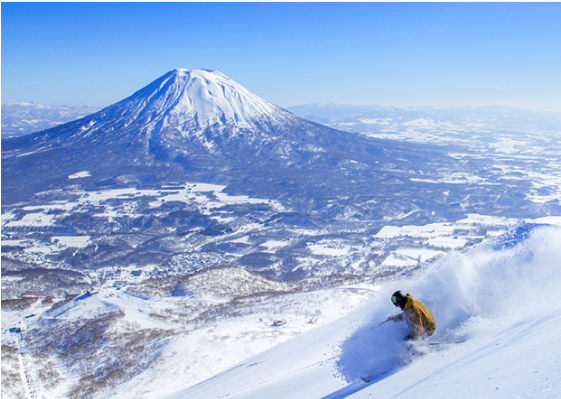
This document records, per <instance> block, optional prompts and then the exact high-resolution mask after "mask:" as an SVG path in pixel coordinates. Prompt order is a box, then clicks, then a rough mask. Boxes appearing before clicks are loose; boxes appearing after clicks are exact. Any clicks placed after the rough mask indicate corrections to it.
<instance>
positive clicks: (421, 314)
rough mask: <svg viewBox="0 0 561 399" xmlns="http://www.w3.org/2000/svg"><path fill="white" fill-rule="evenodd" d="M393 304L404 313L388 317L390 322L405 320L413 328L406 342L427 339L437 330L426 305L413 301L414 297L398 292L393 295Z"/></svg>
mask: <svg viewBox="0 0 561 399" xmlns="http://www.w3.org/2000/svg"><path fill="white" fill-rule="evenodd" d="M392 303H393V304H394V305H395V306H396V307H399V308H400V309H401V310H402V311H403V312H402V313H400V314H397V315H394V316H390V317H388V320H392V321H399V320H403V319H404V318H405V321H407V324H408V325H409V327H410V328H411V333H410V334H409V335H408V336H406V337H405V340H407V341H409V340H415V339H419V338H426V337H430V336H431V335H432V334H433V333H434V330H435V328H436V323H435V322H434V318H433V317H432V315H431V313H430V312H429V310H428V309H427V308H426V307H425V305H423V304H422V303H421V302H419V301H416V300H415V299H413V295H411V294H407V295H403V292H401V291H396V292H394V294H393V295H392Z"/></svg>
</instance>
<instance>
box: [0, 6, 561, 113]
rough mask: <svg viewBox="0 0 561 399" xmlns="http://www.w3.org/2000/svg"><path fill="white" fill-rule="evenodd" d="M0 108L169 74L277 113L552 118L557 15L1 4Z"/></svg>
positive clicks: (64, 101)
mask: <svg viewBox="0 0 561 399" xmlns="http://www.w3.org/2000/svg"><path fill="white" fill-rule="evenodd" d="M1 7H2V10H1V11H2V59H1V63H2V76H1V78H2V82H1V83H2V103H13V102H25V101H33V102H35V103H39V104H46V105H90V106H106V105H109V104H112V103H114V102H116V101H119V100H121V99H123V98H125V97H127V96H129V95H131V94H132V93H133V92H135V91H136V90H138V89H140V88H142V87H144V86H145V85H147V84H148V83H150V82H151V81H153V80H155V79H156V78H158V77H159V76H161V75H163V74H164V73H166V72H168V71H170V70H172V69H175V68H205V69H216V70H219V71H220V72H222V73H224V74H225V75H227V76H229V77H230V78H232V79H234V80H235V81H237V82H238V83H240V84H242V85H243V86H245V87H246V88H247V89H249V90H250V91H252V92H254V93H256V94H257V95H259V96H261V97H263V98H265V99H266V100H268V101H270V102H272V103H274V104H277V105H279V106H282V107H288V106H291V105H300V104H306V103H312V102H321V101H337V102H341V103H347V104H363V105H366V104H379V105H396V106H414V105H443V104H451V105H488V104H496V105H508V106H518V107H525V108H531V109H537V110H555V111H559V110H561V22H560V21H561V3H2V6H1Z"/></svg>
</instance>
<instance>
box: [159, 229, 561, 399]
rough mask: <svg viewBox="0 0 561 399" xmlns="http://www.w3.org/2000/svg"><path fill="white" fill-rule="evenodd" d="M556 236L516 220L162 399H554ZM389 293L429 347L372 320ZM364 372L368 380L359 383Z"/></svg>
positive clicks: (559, 350) (559, 240) (559, 342)
mask: <svg viewBox="0 0 561 399" xmlns="http://www.w3.org/2000/svg"><path fill="white" fill-rule="evenodd" d="M560 233H561V228H560V227H556V226H537V225H523V226H521V227H519V228H518V229H516V230H514V231H513V232H511V233H509V234H507V235H504V236H502V237H499V238H497V239H496V240H495V241H494V242H492V243H486V244H481V245H480V246H479V247H477V248H476V249H474V250H472V251H470V252H467V253H460V252H456V253H452V254H450V255H448V256H446V257H444V258H442V259H441V260H440V261H438V262H436V263H435V264H433V265H432V266H431V267H430V269H428V270H424V271H423V272H421V273H419V274H418V275H414V276H407V277H405V278H404V279H401V280H399V281H393V282H389V283H385V284H384V285H381V286H379V287H377V290H375V291H373V294H372V296H371V297H370V299H369V301H368V303H366V304H364V305H362V306H361V307H360V308H358V309H357V311H356V312H354V313H352V314H351V315H348V316H346V317H344V318H341V319H339V320H336V321H333V322H331V323H329V324H327V325H324V326H320V327H317V328H316V329H313V330H311V331H309V332H307V333H305V334H303V335H301V336H299V337H297V338H294V339H292V340H289V341H287V342H285V343H283V344H280V345H278V346H276V347H274V348H272V349H269V350H267V351H265V352H263V353H260V354H258V355H256V356H253V357H251V358H250V359H248V360H245V361H243V362H241V363H239V364H237V365H235V366H233V367H232V368H230V369H229V370H227V371H225V372H223V373H220V374H218V375H216V376H214V377H213V378H210V379H208V380H206V381H204V382H202V383H200V384H198V385H195V386H192V387H190V388H187V389H183V390H179V391H177V392H176V393H174V394H171V395H163V396H162V397H165V398H166V399H187V398H189V399H196V398H201V399H202V398H204V399H210V398H223V397H228V398H229V399H232V398H268V399H275V398H279V399H280V398H283V399H288V398H330V399H337V398H348V397H350V398H367V397H376V398H411V397H454V398H474V397H486V398H512V397H518V398H531V397H540V398H557V397H560V396H561V363H560V360H561V337H560V336H559V331H561V301H560V299H561V290H559V284H560V283H561V234H560ZM396 289H401V290H403V291H406V292H410V293H412V294H413V296H414V297H415V298H416V299H418V300H420V301H422V302H423V303H425V305H427V307H428V308H429V309H430V310H431V311H432V313H433V315H434V317H435V319H436V322H437V331H436V332H435V334H434V335H433V337H431V338H430V340H429V341H431V342H439V343H440V344H439V345H426V344H425V343H419V344H416V345H415V346H414V347H413V348H406V347H405V345H404V343H403V341H402V337H403V336H404V335H406V333H407V330H406V327H405V326H404V325H403V324H402V323H385V324H383V325H380V326H378V324H379V323H380V322H381V321H384V320H385V319H386V318H387V316H389V315H390V314H393V313H395V312H396V311H395V310H394V309H393V306H392V305H391V303H390V301H389V297H390V295H391V293H392V292H393V291H395V290H396ZM411 353H414V355H413V356H412V355H411ZM370 374H372V375H375V376H377V377H376V378H374V380H373V381H372V382H371V383H365V382H363V381H362V380H361V379H360V377H362V376H365V375H370ZM184 384H185V385H186V386H188V384H189V383H188V381H184Z"/></svg>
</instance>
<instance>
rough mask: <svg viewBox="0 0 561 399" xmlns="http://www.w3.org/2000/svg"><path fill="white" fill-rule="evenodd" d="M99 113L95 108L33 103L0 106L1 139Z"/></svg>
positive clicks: (23, 134)
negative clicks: (0, 108) (0, 109)
mask: <svg viewBox="0 0 561 399" xmlns="http://www.w3.org/2000/svg"><path fill="white" fill-rule="evenodd" d="M97 111H99V108H96V107H66V106H60V107H55V106H48V105H41V104H34V103H15V104H2V139H7V138H12V137H19V136H25V135H26V134H30V133H35V132H40V131H42V130H45V129H50V128H52V127H55V126H59V125H62V124H63V123H66V122H70V121H73V120H76V119H80V118H83V117H84V116H87V115H90V114H93V113H94V112H97Z"/></svg>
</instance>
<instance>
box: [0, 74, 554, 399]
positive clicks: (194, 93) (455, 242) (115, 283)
mask: <svg viewBox="0 0 561 399" xmlns="http://www.w3.org/2000/svg"><path fill="white" fill-rule="evenodd" d="M301 111H302V110H301ZM304 111H306V110H304ZM304 111H302V113H301V114H302V115H306V114H305V113H304ZM307 111H309V112H311V111H310V110H307ZM312 111H313V110H312ZM293 112H295V113H294V114H293V113H291V112H288V111H286V110H283V109H281V108H279V107H276V106H274V105H273V104H270V103H269V102H267V101H265V100H263V99H260V98H259V97H257V96H256V95H254V94H253V93H250V92H249V91H247V90H246V89H245V88H243V87H242V86H241V85H239V84H238V83H236V82H234V81H232V80H231V79H229V78H228V77H226V76H224V75H223V74H221V73H219V72H216V71H206V70H185V69H178V70H175V71H170V72H169V73H167V74H165V75H164V76H162V77H161V78H159V79H157V80H155V81H154V82H152V83H151V84H149V85H148V86H146V87H145V88H143V89H141V90H139V91H138V92H136V93H134V94H133V95H132V96H130V97H129V98H127V99H124V100H122V101H120V102H118V103H116V104H113V105H111V106H109V107H107V108H105V109H103V110H101V111H99V112H96V113H94V114H91V115H88V116H85V117H84V118H82V119H79V120H76V121H73V122H69V123H66V124H63V125H61V126H58V127H54V128H52V129H48V130H46V131H44V132H39V133H35V134H31V135H27V136H22V137H18V138H14V139H9V140H3V142H2V395H3V397H6V398H30V397H34V398H43V397H44V398H109V397H115V398H117V397H118V398H146V399H148V398H161V397H169V398H220V397H225V396H228V397H239V398H261V397H264V396H267V397H278V398H291V397H293V398H301V397H306V398H320V397H329V398H344V397H367V396H369V395H371V394H372V395H379V396H380V397H400V395H403V397H405V396H410V395H411V394H412V393H414V394H415V395H418V396H421V395H425V396H428V395H432V396H437V397H438V396H443V395H444V392H447V393H449V392H454V395H455V396H456V397H460V398H464V397H465V398H467V397H473V396H474V392H475V396H481V397H512V396H513V395H519V396H521V397H532V396H533V395H536V394H537V392H538V391H539V390H540V389H541V390H542V391H543V392H542V396H540V397H555V395H556V391H558V390H559V381H561V375H560V374H559V373H560V369H559V367H558V366H559V365H558V359H559V348H561V343H559V340H558V338H557V337H556V336H555V334H551V333H550V334H544V331H543V330H548V331H555V330H557V329H559V326H560V323H561V309H559V307H558V306H557V305H556V304H557V303H558V302H559V301H558V300H557V299H558V298H557V297H558V296H559V294H558V289H557V288H556V287H557V286H558V284H559V282H560V277H561V275H560V274H559V270H561V269H560V266H561V264H560V259H561V254H560V253H559V250H560V249H559V248H561V246H560V245H559V244H560V243H559V237H560V234H559V232H560V230H559V229H560V227H559V226H561V161H560V159H561V136H560V135H559V125H558V124H556V123H558V122H555V121H553V120H551V119H548V118H545V119H544V120H540V119H539V118H538V119H535V116H534V117H532V116H524V117H523V118H522V119H521V118H519V117H514V116H512V114H509V113H508V112H506V111H504V110H501V111H498V114H493V115H492V116H487V117H485V118H480V117H477V118H475V117H473V115H472V116H471V117H470V118H467V117H465V114H462V115H463V116H461V117H459V116H457V115H456V114H454V115H450V114H446V115H444V116H443V115H441V114H439V115H435V114H434V112H433V111H431V112H432V114H431V113H429V114H430V115H429V114H427V113H426V110H425V111H424V112H425V114H422V113H421V114H418V113H415V115H412V114H411V110H409V111H407V112H409V117H408V118H409V119H407V120H406V121H405V122H403V121H400V122H396V120H397V119H392V118H397V116H396V115H393V114H392V115H390V116H388V115H385V116H384V118H382V117H381V116H380V115H378V116H376V115H372V114H369V115H364V114H360V115H358V116H356V115H353V116H352V117H348V118H347V119H344V120H342V119H338V118H339V117H337V115H336V113H335V112H334V111H333V112H331V111H330V115H331V118H332V119H330V120H329V121H325V122H324V121H322V120H320V119H318V118H316V119H314V118H310V119H312V120H315V121H316V122H324V123H326V124H328V126H329V127H326V126H323V125H320V124H318V123H314V122H310V121H308V120H306V119H302V118H300V117H298V116H297V115H296V113H297V112H296V109H294V110H293ZM384 112H386V113H387V112H388V111H387V110H386V111H384ZM392 112H397V111H396V110H393V111H392ZM505 112H506V113H505ZM509 112H510V111H509ZM310 115H311V114H310ZM469 115H471V113H470V114H469ZM382 116H383V115H382ZM400 117H404V116H403V115H401V116H400ZM3 118H4V112H3ZM341 118H342V117H341ZM357 118H358V119H357ZM357 121H358V122H357ZM2 123H3V124H4V120H3V122H2ZM345 123H346V124H347V125H345ZM363 125H364V126H366V125H367V126H368V129H366V128H365V129H363V128H362V127H360V126H363ZM344 126H346V128H345V127H344ZM357 126H358V128H357ZM336 129H338V130H336ZM344 130H347V131H344ZM396 289H402V290H409V292H411V293H412V294H413V295H414V296H415V297H416V298H418V299H420V300H421V301H422V302H424V303H425V304H427V306H428V307H429V308H430V309H431V311H433V312H434V315H435V318H436V319H437V325H438V330H437V333H436V335H435V336H434V340H433V342H434V341H437V342H438V343H439V345H432V346H430V345H424V346H423V344H419V345H418V347H416V348H414V351H415V353H416V354H417V355H416V356H415V358H414V359H413V360H411V358H410V357H409V356H408V355H407V353H406V351H405V349H404V347H403V344H402V343H401V337H402V336H403V335H405V334H403V326H399V325H398V324H394V323H391V324H384V325H383V326H380V327H377V325H378V324H379V323H380V322H382V321H384V320H385V318H386V317H387V316H389V314H391V312H392V311H393V307H392V305H391V303H390V302H389V296H390V295H391V292H393V291H395V290H396ZM551 304H553V305H551ZM460 341H461V343H457V342H460ZM529 347H530V348H533V351H530V350H529V349H526V348H529ZM522 357H524V358H525V359H527V363H525V364H522V363H520V360H518V359H519V358H522ZM483 364H485V365H488V366H486V367H485V368H484V367H483ZM530 365H531V366H532V367H531V368H532V370H530V369H529V368H527V367H530ZM503 370H504V371H503ZM484 372H487V375H488V377H487V375H485V376H484V375H483V373H484ZM367 373H374V374H376V375H379V378H377V379H375V381H374V382H373V383H370V384H366V383H363V382H362V381H361V380H360V377H361V376H363V375H364V374H367ZM460 375H461V376H467V377H465V378H464V377H461V378H460ZM484 378H487V379H486V382H483V379H484ZM474 386H475V388H474ZM491 390H492V393H491Z"/></svg>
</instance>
